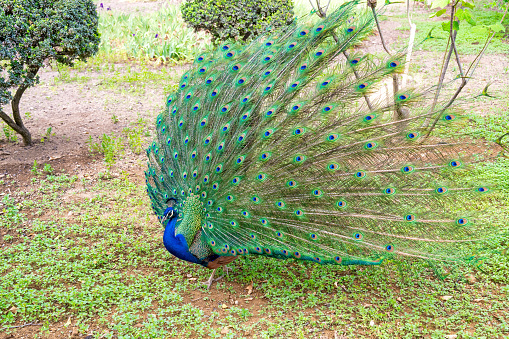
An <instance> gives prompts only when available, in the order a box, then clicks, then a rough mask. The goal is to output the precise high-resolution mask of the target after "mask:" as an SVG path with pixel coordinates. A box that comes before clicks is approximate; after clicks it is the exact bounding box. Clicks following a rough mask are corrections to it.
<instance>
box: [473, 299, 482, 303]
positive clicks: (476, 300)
mask: <svg viewBox="0 0 509 339" xmlns="http://www.w3.org/2000/svg"><path fill="white" fill-rule="evenodd" d="M474 301H475V302H479V301H483V300H482V299H474Z"/></svg>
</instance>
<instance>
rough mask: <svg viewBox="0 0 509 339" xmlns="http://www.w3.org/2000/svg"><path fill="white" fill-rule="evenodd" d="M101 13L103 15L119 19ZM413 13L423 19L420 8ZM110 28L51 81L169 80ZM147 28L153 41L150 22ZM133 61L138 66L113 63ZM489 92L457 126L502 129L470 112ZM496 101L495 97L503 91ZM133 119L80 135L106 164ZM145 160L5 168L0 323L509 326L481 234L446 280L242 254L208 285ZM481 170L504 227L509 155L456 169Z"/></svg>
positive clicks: (143, 84)
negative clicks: (161, 215) (147, 180)
mask: <svg viewBox="0 0 509 339" xmlns="http://www.w3.org/2000/svg"><path fill="white" fill-rule="evenodd" d="M306 3H307V2H305V1H304V0H301V1H300V2H299V4H300V5H299V6H301V7H300V8H301V9H299V10H300V11H301V12H303V11H305V10H307V11H308V9H305V6H306ZM101 15H102V17H101V20H102V21H101V22H102V23H104V22H105V20H111V22H116V21H115V20H117V21H118V22H123V21H122V20H124V19H122V20H121V19H120V16H119V15H118V14H113V15H112V17H111V18H109V19H108V18H104V15H107V13H102V14H101ZM114 16H116V17H115V18H113V17H114ZM156 16H157V15H156V14H150V15H146V17H151V18H155V17H156ZM416 20H417V18H416ZM419 20H421V21H422V22H424V23H425V17H424V16H423V17H420V18H419ZM133 21H134V19H133ZM140 22H141V21H140ZM148 24H151V22H148ZM125 25H127V24H125ZM123 27H127V26H123ZM140 27H141V26H140ZM144 27H145V26H144ZM151 27H152V26H151ZM153 27H156V26H153ZM102 29H104V27H103V28H102ZM109 29H110V28H109ZM122 29H124V28H122ZM140 29H141V28H140ZM115 30H118V32H120V31H121V28H115ZM423 31H425V30H424V29H423ZM111 32H112V33H111V35H110V37H109V38H108V40H107V41H109V42H108V43H110V46H112V47H111V51H109V52H107V49H104V48H105V47H101V48H102V52H101V53H102V54H101V53H100V55H99V56H98V57H96V58H94V59H92V60H91V62H90V63H88V64H87V65H84V64H78V65H77V66H76V68H75V69H69V68H65V67H63V68H60V69H59V76H58V77H57V78H56V82H55V85H57V86H64V85H65V84H67V83H71V82H72V83H75V82H78V83H82V84H89V83H91V82H96V83H98V84H99V85H98V86H96V87H94V89H93V90H95V91H108V93H109V92H110V91H113V92H115V93H121V94H122V95H126V96H135V97H137V98H140V97H142V96H143V95H144V94H145V93H146V92H147V91H148V90H150V88H152V87H153V86H164V87H165V92H170V91H171V90H172V89H174V87H175V86H176V83H178V76H177V74H178V73H179V72H178V71H176V70H172V69H170V68H167V67H162V68H158V69H155V70H154V69H152V68H150V67H149V66H148V65H147V64H146V63H144V61H143V60H145V61H146V59H147V60H151V58H152V59H153V58H154V56H152V57H149V55H150V53H148V54H146V52H145V51H143V52H142V53H139V54H138V55H137V56H134V54H133V55H132V56H129V55H128V48H127V47H128V46H129V44H128V42H129V36H128V34H127V33H125V34H124V33H122V34H123V35H122V34H121V32H120V33H115V32H116V31H114V29H113V27H112V28H111ZM143 32H145V33H144V34H146V36H147V41H149V40H150V39H151V38H150V35H149V33H150V34H154V32H155V31H154V30H153V28H150V29H148V28H147V29H145V30H144V31H143ZM426 33H427V32H426ZM115 34H117V35H115ZM136 34H138V33H136ZM115 36H118V37H121V38H118V39H117V38H114V37H115ZM103 37H104V35H103ZM149 38H150V39H149ZM133 41H134V40H133ZM143 44H144V42H143V41H142V40H140V42H139V46H143ZM501 46H502V45H501ZM497 48H498V47H497ZM500 48H502V47H500ZM465 51H466V52H469V51H470V50H469V49H466V50H465ZM130 58H137V60H138V61H140V64H139V65H134V64H132V63H128V64H125V65H119V64H113V63H110V62H109V61H112V60H124V61H125V60H130ZM191 59H192V57H191ZM166 60H171V59H166ZM179 60H188V59H179ZM189 60H190V59H189ZM97 72H99V74H97ZM501 96H502V97H504V96H507V91H505V92H504V93H502V94H501ZM489 100H491V99H486V98H479V99H476V100H475V102H474V103H473V105H474V106H473V108H472V109H471V110H469V112H470V114H469V118H470V120H469V121H467V122H466V123H465V125H464V132H465V133H467V134H469V135H471V136H473V137H475V138H486V139H488V140H493V139H496V137H497V136H499V135H500V133H503V132H506V131H507V128H508V126H507V121H508V120H507V112H505V111H503V110H502V109H498V110H493V111H491V112H490V114H485V115H484V116H481V115H480V114H479V113H482V112H480V108H482V107H483V106H486V105H485V101H486V102H488V101H489ZM501 100H505V101H503V104H502V106H504V105H505V104H506V103H507V99H501ZM109 104H111V105H112V106H113V105H114V102H113V101H112V102H111V103H109ZM157 113H158V112H153V115H154V116H155V115H156V114H157ZM108 119H110V117H108ZM111 119H112V120H115V119H117V118H116V116H112V117H111ZM117 120H118V119H117ZM132 120H133V121H132V122H131V123H130V124H129V125H128V126H127V127H125V128H124V129H123V131H122V133H121V134H119V135H115V134H113V135H112V134H105V135H103V136H101V138H100V139H99V140H91V141H90V143H89V146H90V147H91V148H92V149H95V150H97V151H98V152H99V153H101V154H102V156H103V159H104V161H105V165H106V169H115V166H117V164H118V163H122V162H126V161H136V160H137V157H136V156H135V154H137V153H139V152H141V150H142V149H143V147H144V146H145V145H146V142H147V140H148V138H149V136H148V135H149V134H150V131H151V130H152V127H153V126H152V122H150V123H147V122H146V120H144V119H141V118H140V117H139V116H137V117H133V118H132ZM449 132H450V133H454V132H455V131H449ZM147 133H148V134H147ZM144 169H145V165H144V164H140V165H139V167H138V168H137V171H136V173H137V174H136V176H133V175H130V174H132V173H125V172H121V171H117V172H119V173H120V174H119V175H104V174H103V173H95V174H94V175H92V176H84V177H78V176H75V175H73V174H72V173H70V172H62V171H60V170H56V169H55V168H53V167H52V166H50V165H49V164H37V163H34V166H32V172H31V174H29V171H30V169H27V170H26V173H25V174H27V175H30V178H29V179H28V181H30V182H31V185H30V187H29V188H23V187H22V186H21V185H20V182H18V181H17V179H15V177H12V176H10V175H7V176H5V177H2V179H1V180H0V191H1V192H5V193H1V194H2V195H1V196H0V197H1V205H0V234H1V235H2V236H0V258H1V260H0V277H1V279H0V333H2V334H4V333H5V334H6V335H9V334H12V335H13V336H14V337H18V336H19V333H21V332H18V330H17V329H13V328H10V327H11V326H15V325H20V324H25V323H30V322H33V321H35V322H38V323H41V324H42V326H40V327H37V328H36V329H34V330H33V332H30V333H31V335H32V334H33V336H35V334H37V336H38V337H47V338H57V337H69V333H70V331H72V329H73V328H75V329H76V330H77V331H78V332H79V333H80V334H82V335H85V334H93V335H94V337H95V338H169V337H174V338H186V337H190V338H204V337H211V338H251V337H256V338H325V336H327V337H328V338H345V337H346V338H423V337H424V338H453V337H452V336H454V335H456V336H457V338H458V339H459V338H503V337H508V336H509V324H508V323H509V314H508V312H507V310H508V309H509V258H508V255H507V254H506V253H507V252H504V251H505V250H506V249H507V245H506V244H504V243H498V242H494V243H492V244H490V246H491V248H490V249H491V250H493V251H495V252H497V253H496V254H495V255H494V256H493V258H492V259H491V260H490V261H489V262H487V263H485V264H484V265H483V266H481V267H480V268H479V269H476V268H468V267H467V268H455V269H454V270H453V271H452V272H451V273H450V274H449V275H447V276H445V278H444V279H443V280H442V279H440V278H439V276H438V275H437V274H435V270H436V269H437V267H434V266H432V265H430V264H429V263H426V262H423V261H416V262H403V261H397V260H391V261H387V262H385V263H384V264H382V265H381V266H374V267H332V266H320V265H317V264H313V263H309V262H298V261H292V260H287V261H282V260H274V259H267V258H263V257H257V256H250V257H241V258H239V259H238V260H237V261H236V262H235V263H234V264H233V265H232V266H233V269H234V271H233V273H230V275H229V276H228V277H226V278H225V279H224V280H222V281H220V282H219V283H217V285H215V286H214V287H213V288H212V290H211V291H206V290H204V289H203V288H201V287H199V286H198V284H197V282H198V281H204V280H206V279H207V278H208V274H209V273H210V272H209V271H207V270H205V269H202V268H200V267H198V266H195V265H190V264H187V263H185V262H183V261H180V260H177V259H176V258H174V257H173V256H171V255H170V254H169V253H168V252H167V251H166V250H165V249H164V247H163V245H162V242H161V237H162V229H161V227H160V225H159V224H158V222H157V221H156V219H155V217H154V216H153V213H152V211H151V209H150V206H149V200H148V197H147V195H146V193H145V186H144V183H143V182H142V180H141V179H142V178H141V177H140V175H139V172H141V171H142V170H144ZM111 171H112V172H113V170H111ZM481 179H483V180H484V179H486V180H488V181H497V182H498V186H497V190H495V192H494V193H493V194H492V195H490V196H487V197H486V198H484V199H483V200H480V201H479V205H480V206H479V208H482V209H485V210H486V211H487V213H489V214H490V215H491V216H493V221H494V222H497V223H499V224H500V225H501V226H502V227H505V228H507V225H508V224H509V220H508V217H507V216H506V215H505V214H504V213H500V211H507V210H508V208H509V159H508V158H505V157H500V158H498V159H497V160H496V161H494V162H490V163H483V164H480V165H478V166H477V167H476V169H475V170H474V171H473V172H472V173H471V176H470V177H469V178H466V179H465V180H470V181H478V180H481ZM7 192H10V193H7ZM246 287H252V291H253V293H249V288H248V289H246ZM235 301H237V302H238V304H235ZM34 333H35V334H34ZM29 336H30V335H25V337H29ZM446 336H449V337H446Z"/></svg>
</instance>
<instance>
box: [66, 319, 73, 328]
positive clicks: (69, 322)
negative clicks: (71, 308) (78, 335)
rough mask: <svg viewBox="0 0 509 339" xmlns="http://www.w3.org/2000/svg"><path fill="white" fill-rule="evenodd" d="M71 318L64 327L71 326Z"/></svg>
mask: <svg viewBox="0 0 509 339" xmlns="http://www.w3.org/2000/svg"><path fill="white" fill-rule="evenodd" d="M71 318H72V317H69V319H67V321H66V322H65V324H64V327H67V326H69V325H70V324H71Z"/></svg>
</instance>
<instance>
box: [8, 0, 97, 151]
mask: <svg viewBox="0 0 509 339" xmlns="http://www.w3.org/2000/svg"><path fill="white" fill-rule="evenodd" d="M98 45H99V32H98V17H97V12H96V9H95V5H94V3H93V1H92V0H0V47H1V48H0V117H1V118H2V119H3V120H4V121H5V122H6V123H7V125H9V126H10V127H11V128H12V129H13V130H14V131H16V132H17V133H19V134H20V135H21V136H22V137H23V141H24V143H25V145H30V144H31V143H32V137H31V135H30V132H29V131H28V129H27V128H26V127H25V126H24V125H23V121H22V120H21V115H20V111H19V102H20V99H21V96H22V95H23V93H24V92H25V90H26V89H27V88H29V87H32V86H34V85H36V84H37V83H38V82H39V77H38V76H37V72H38V71H39V69H40V68H41V67H43V66H44V63H45V62H48V61H49V60H56V61H57V62H59V63H62V64H65V65H72V64H73V61H75V60H76V59H79V60H83V61H84V60H85V59H86V58H87V57H89V56H92V55H94V54H95V53H96V52H97V49H98ZM11 91H12V92H11ZM9 102H10V103H11V108H12V117H10V116H9V115H8V114H6V113H5V112H4V110H3V108H2V107H3V106H5V105H6V104H8V103H9Z"/></svg>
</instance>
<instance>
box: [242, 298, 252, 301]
mask: <svg viewBox="0 0 509 339" xmlns="http://www.w3.org/2000/svg"><path fill="white" fill-rule="evenodd" d="M250 300H253V298H246V299H244V301H250Z"/></svg>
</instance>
